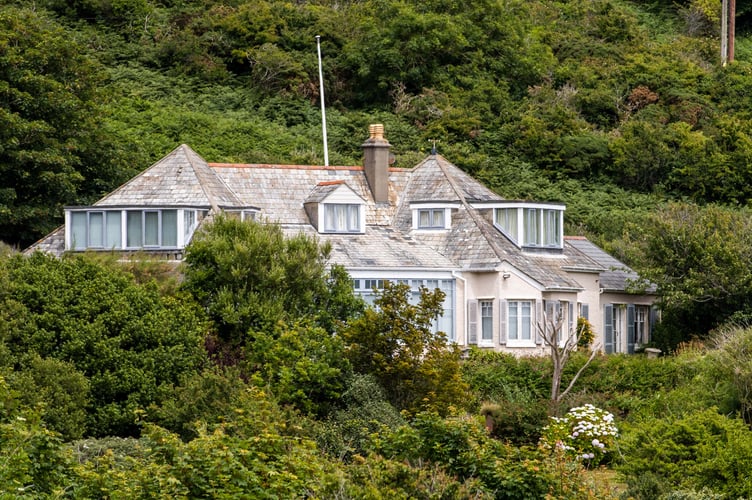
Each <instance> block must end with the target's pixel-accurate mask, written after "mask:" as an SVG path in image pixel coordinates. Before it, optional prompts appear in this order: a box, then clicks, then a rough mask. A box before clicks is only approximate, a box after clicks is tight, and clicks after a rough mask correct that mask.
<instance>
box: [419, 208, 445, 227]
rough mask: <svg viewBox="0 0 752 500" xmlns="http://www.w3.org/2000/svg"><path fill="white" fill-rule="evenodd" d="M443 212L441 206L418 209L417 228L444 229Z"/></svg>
mask: <svg viewBox="0 0 752 500" xmlns="http://www.w3.org/2000/svg"><path fill="white" fill-rule="evenodd" d="M444 214H445V210H444V209H443V208H425V209H421V210H418V229H444V228H445V227H446V226H445V224H444Z"/></svg>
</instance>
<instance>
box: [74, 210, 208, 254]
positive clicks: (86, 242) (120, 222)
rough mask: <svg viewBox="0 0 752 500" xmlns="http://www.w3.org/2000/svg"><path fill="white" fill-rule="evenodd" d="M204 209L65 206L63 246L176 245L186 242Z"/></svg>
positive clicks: (81, 248) (167, 247) (119, 248)
mask: <svg viewBox="0 0 752 500" xmlns="http://www.w3.org/2000/svg"><path fill="white" fill-rule="evenodd" d="M205 215H206V210H196V209H188V208H184V209H173V208H148V209H142V208H138V209H135V208H134V209H111V208H106V207H102V208H99V207H88V208H71V209H66V219H67V224H66V249H67V250H87V249H92V250H131V249H133V250H136V249H176V248H183V247H184V246H185V245H187V244H188V242H189V241H190V239H191V237H192V236H193V232H194V231H195V230H196V227H197V226H198V222H199V220H200V219H201V218H203V216H205Z"/></svg>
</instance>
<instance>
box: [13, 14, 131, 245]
mask: <svg viewBox="0 0 752 500" xmlns="http://www.w3.org/2000/svg"><path fill="white" fill-rule="evenodd" d="M103 82H104V72H103V67H102V66H100V65H99V64H98V63H97V62H96V61H95V60H94V59H93V58H92V57H90V56H89V55H87V49H86V48H85V47H84V46H83V45H81V44H80V43H78V41H77V40H76V39H75V37H74V36H73V35H72V33H71V32H70V31H67V30H65V29H64V28H62V27H61V26H60V25H58V24H57V23H56V22H55V21H53V20H52V19H50V18H49V17H47V16H46V15H45V14H44V13H42V12H39V11H36V10H31V9H26V8H19V7H15V6H10V5H4V6H2V7H0V240H4V241H6V242H9V243H14V244H22V245H25V244H28V243H31V242H33V241H34V240H36V239H37V238H39V237H40V236H42V235H44V234H46V233H47V232H49V231H50V230H52V229H53V228H54V227H55V225H57V224H58V223H59V221H60V220H61V218H62V206H63V205H66V204H67V205H73V204H81V203H86V202H88V201H90V199H91V198H92V197H95V196H100V195H101V193H102V192H106V191H107V190H108V188H110V187H111V186H112V185H113V184H114V185H117V183H118V182H119V181H121V180H122V178H121V175H122V173H123V172H122V171H121V170H120V169H119V167H118V166H117V163H116V160H115V157H116V154H115V152H114V147H113V146H111V141H110V139H109V137H108V136H107V135H106V127H104V126H103V124H102V120H101V109H102V108H101V103H102V99H103V97H102V93H101V91H100V90H99V88H100V87H101V86H102V85H103Z"/></svg>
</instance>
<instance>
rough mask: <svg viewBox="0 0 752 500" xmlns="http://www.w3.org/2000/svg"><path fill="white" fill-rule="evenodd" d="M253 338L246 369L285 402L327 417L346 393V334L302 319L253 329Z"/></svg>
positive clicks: (348, 368)
mask: <svg viewBox="0 0 752 500" xmlns="http://www.w3.org/2000/svg"><path fill="white" fill-rule="evenodd" d="M248 339H249V340H248V341H249V345H248V347H247V348H246V349H245V350H244V357H245V362H244V366H245V367H246V369H245V373H248V374H251V373H253V374H255V376H254V377H253V379H254V380H257V379H260V380H259V381H260V382H261V384H262V385H268V386H269V387H271V388H272V391H273V392H274V395H275V396H276V397H277V399H278V400H279V402H280V403H283V404H292V405H293V406H295V407H296V408H297V409H298V410H300V411H301V412H303V413H306V414H315V415H325V414H327V413H328V412H329V411H330V409H331V407H332V405H334V404H336V403H337V402H338V401H339V400H340V398H341V397H342V393H343V392H344V390H345V386H346V380H347V377H348V376H349V374H350V364H349V362H348V360H347V358H346V357H345V348H344V341H343V339H342V338H341V337H339V336H337V335H333V334H331V333H329V332H327V331H326V330H324V329H323V328H321V327H317V326H312V325H310V324H306V323H304V322H301V323H296V324H293V325H290V326H287V325H285V324H283V323H279V324H278V325H277V327H276V328H275V329H274V331H272V332H261V331H250V332H249V333H248Z"/></svg>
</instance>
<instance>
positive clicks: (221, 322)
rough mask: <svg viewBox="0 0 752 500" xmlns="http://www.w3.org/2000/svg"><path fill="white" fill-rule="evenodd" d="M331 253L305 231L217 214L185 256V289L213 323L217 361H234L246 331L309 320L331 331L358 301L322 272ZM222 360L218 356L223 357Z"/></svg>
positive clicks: (337, 276) (340, 277) (339, 275)
mask: <svg viewBox="0 0 752 500" xmlns="http://www.w3.org/2000/svg"><path fill="white" fill-rule="evenodd" d="M327 254H328V248H327V247H326V246H325V245H319V243H318V241H317V240H315V239H313V238H310V237H308V236H306V235H304V234H298V235H296V236H293V237H290V238H287V237H285V235H284V233H283V232H282V229H281V228H280V227H279V226H278V225H275V224H270V223H269V224H267V223H264V224H261V223H256V222H252V221H248V222H241V221H239V220H235V219H232V218H229V217H222V216H220V217H218V218H217V219H215V220H214V221H213V223H211V224H209V225H208V227H206V228H205V229H204V230H202V231H201V232H199V233H198V234H196V235H194V237H193V239H192V241H191V243H190V245H189V246H188V248H187V249H186V254H185V269H184V274H185V281H184V283H183V288H184V289H185V290H186V291H188V292H189V293H190V294H192V295H193V296H194V297H195V299H196V300H197V301H198V302H199V303H200V304H201V305H202V306H203V307H204V308H206V310H207V312H208V314H209V317H210V319H211V320H212V324H213V329H214V333H215V335H216V340H217V344H218V345H217V346H216V348H215V349H216V351H215V352H214V353H213V354H215V355H216V356H219V360H220V361H222V362H225V363H229V364H235V363H237V361H238V356H242V354H241V353H240V352H239V351H240V350H242V349H241V348H242V347H243V346H246V345H247V344H248V343H249V342H251V340H252V339H251V338H249V332H251V331H254V332H266V333H269V332H273V331H275V328H276V327H277V322H278V321H281V320H286V321H290V322H293V321H295V320H297V319H303V318H309V319H310V320H311V321H313V324H314V325H315V324H318V325H321V326H322V327H324V328H329V329H332V328H333V326H334V324H335V323H336V322H337V321H340V320H344V319H346V318H347V317H348V316H350V315H352V314H354V313H355V312H356V311H357V310H358V308H359V307H361V303H360V302H359V301H358V300H356V299H355V297H354V296H353V292H352V289H351V288H350V289H349V292H348V289H347V288H346V287H345V285H344V284H345V283H349V278H348V277H347V274H346V273H344V272H342V271H341V270H335V271H334V272H333V273H332V274H331V278H332V279H331V280H329V278H330V275H328V274H327V271H326V267H325V266H326V260H327ZM223 356H224V357H225V358H224V359H222V357H223Z"/></svg>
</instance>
